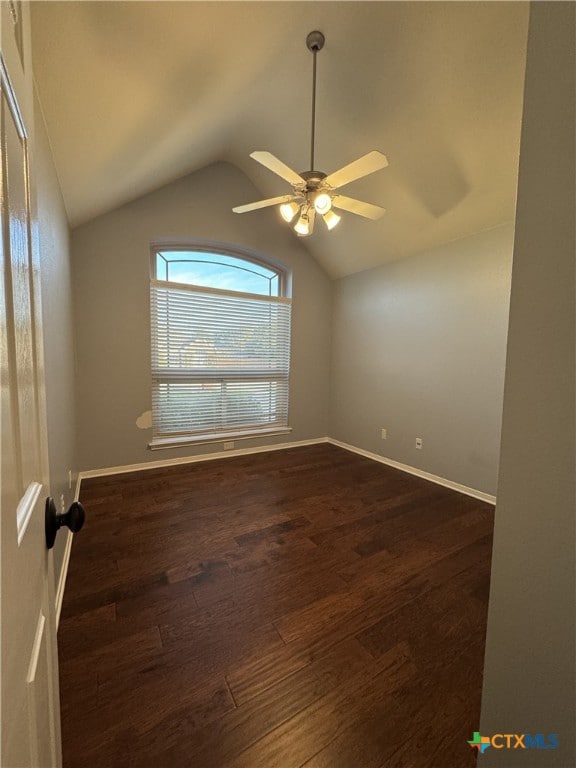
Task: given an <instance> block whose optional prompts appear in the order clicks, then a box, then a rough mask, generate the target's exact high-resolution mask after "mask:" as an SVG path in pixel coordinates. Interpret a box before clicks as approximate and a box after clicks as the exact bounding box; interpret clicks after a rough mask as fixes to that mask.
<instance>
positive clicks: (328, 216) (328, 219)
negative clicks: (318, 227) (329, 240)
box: [322, 211, 342, 229]
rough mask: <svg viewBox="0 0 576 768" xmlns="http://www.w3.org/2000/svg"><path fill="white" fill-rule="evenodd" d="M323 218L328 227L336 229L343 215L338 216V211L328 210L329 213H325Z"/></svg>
mask: <svg viewBox="0 0 576 768" xmlns="http://www.w3.org/2000/svg"><path fill="white" fill-rule="evenodd" d="M322 218H323V219H324V223H325V224H326V226H327V227H328V229H334V227H335V226H336V224H338V222H339V221H340V219H341V218H342V216H338V214H337V213H334V211H328V213H325V214H323V216H322Z"/></svg>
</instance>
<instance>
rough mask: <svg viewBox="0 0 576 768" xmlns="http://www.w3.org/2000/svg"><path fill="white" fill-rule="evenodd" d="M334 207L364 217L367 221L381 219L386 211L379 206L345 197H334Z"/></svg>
mask: <svg viewBox="0 0 576 768" xmlns="http://www.w3.org/2000/svg"><path fill="white" fill-rule="evenodd" d="M332 207H333V208H340V209H341V210H342V211H349V212H350V213H355V214H356V215H357V216H364V218H365V219H379V218H380V216H382V214H383V213H385V209H384V208H381V207H380V206H379V205H372V203H364V202H363V201H362V200H354V198H352V197H345V196H344V195H334V197H333V198H332Z"/></svg>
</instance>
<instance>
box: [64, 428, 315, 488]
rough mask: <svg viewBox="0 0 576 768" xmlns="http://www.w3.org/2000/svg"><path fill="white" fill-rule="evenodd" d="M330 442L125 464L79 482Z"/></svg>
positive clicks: (86, 475) (89, 473) (86, 474)
mask: <svg viewBox="0 0 576 768" xmlns="http://www.w3.org/2000/svg"><path fill="white" fill-rule="evenodd" d="M328 442H330V438H329V437H317V438H314V439H313V440H296V441H292V442H287V443H279V444H278V445H261V446H257V447H252V448H236V449H235V450H232V451H218V453H204V454H198V455H197V456H185V457H183V458H180V459H160V460H159V461H145V462H142V463H141V464H125V465H124V466H120V467H104V468H102V469H89V470H86V471H85V472H80V474H79V476H78V477H79V481H82V480H85V479H87V478H89V477H104V476H105V475H123V474H125V473H127V472H141V471H142V470H146V469H162V467H174V466H178V465H179V464H195V463H196V462H199V461H214V460H216V459H227V458H230V457H232V456H247V455H248V454H251V453H269V452H270V451H283V450H286V449H287V448H301V447H302V446H305V445H316V444H318V443H328Z"/></svg>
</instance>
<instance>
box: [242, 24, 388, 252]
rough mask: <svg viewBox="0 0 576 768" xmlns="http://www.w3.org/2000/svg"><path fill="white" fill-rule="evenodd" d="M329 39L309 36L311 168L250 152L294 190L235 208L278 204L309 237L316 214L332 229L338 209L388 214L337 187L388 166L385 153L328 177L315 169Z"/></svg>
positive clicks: (299, 232)
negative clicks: (320, 71)
mask: <svg viewBox="0 0 576 768" xmlns="http://www.w3.org/2000/svg"><path fill="white" fill-rule="evenodd" d="M324 42H325V38H324V35H323V34H322V32H319V31H318V30H314V31H313V32H310V33H309V34H308V36H307V37H306V46H307V48H308V50H309V51H310V52H311V53H312V55H313V66H312V129H311V132H310V133H311V139H310V170H309V171H303V172H302V173H296V171H293V170H292V169H291V168H289V167H288V166H287V165H285V164H284V163H283V162H282V161H281V160H279V159H278V158H277V157H275V156H274V155H273V154H271V153H270V152H264V151H260V150H259V151H256V152H252V153H251V154H250V157H252V158H253V159H254V160H256V162H258V163H260V164H261V165H263V166H264V167H266V168H268V170H270V171H272V172H273V173H275V174H277V175H278V176H280V177H281V178H282V179H284V180H285V181H287V182H289V183H290V184H291V185H292V188H293V193H292V194H291V195H283V196H281V197H271V198H269V199H267V200H258V201H257V202H255V203H248V204H246V205H239V206H236V208H233V209H232V210H233V211H234V213H247V212H248V211H255V210H257V209H259V208H267V207H269V206H272V205H278V206H279V210H280V216H281V217H282V219H284V221H286V222H287V223H289V224H291V223H292V222H294V221H295V222H296V223H295V224H294V231H295V232H296V234H297V235H298V236H299V237H307V236H308V235H311V234H312V232H313V231H314V222H315V219H316V214H318V215H320V216H321V217H322V219H323V220H324V223H325V224H326V227H327V228H328V230H331V229H334V227H335V226H336V225H337V224H338V222H339V221H340V220H341V218H342V217H341V216H339V215H338V214H337V213H336V212H335V211H334V208H336V209H338V210H342V211H347V212H348V213H353V214H355V215H357V216H362V217H364V218H366V219H378V218H380V216H382V214H383V213H384V208H381V207H380V206H379V205H373V204H372V203H364V202H362V201H361V200H355V199H353V198H351V197H345V196H343V195H339V194H335V190H336V189H338V188H339V187H343V186H345V185H346V184H350V182H352V181H356V179H360V178H362V177H363V176H368V175H369V174H370V173H374V172H375V171H379V170H381V169H382V168H386V166H387V165H388V160H387V158H386V155H383V154H382V152H378V151H376V150H373V151H372V152H368V154H366V155H363V156H362V157H360V158H358V160H354V161H353V162H352V163H349V164H348V165H346V166H344V167H343V168H340V170H338V171H335V172H334V173H331V174H330V175H329V176H327V175H326V174H325V173H323V172H322V171H316V170H314V141H315V131H316V56H317V54H318V51H321V50H322V48H323V47H324Z"/></svg>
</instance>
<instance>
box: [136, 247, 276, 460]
mask: <svg viewBox="0 0 576 768" xmlns="http://www.w3.org/2000/svg"><path fill="white" fill-rule="evenodd" d="M288 283H289V273H288V272H287V271H286V270H285V269H283V268H281V267H280V266H278V265H276V264H274V263H272V262H268V261H265V260H264V259H261V258H257V257H255V256H254V255H252V254H250V253H246V252H244V251H242V250H240V249H237V248H235V247H230V246H218V247H215V246H203V245H202V246H200V245H196V244H194V245H186V246H178V247H174V246H162V245H155V246H153V248H152V280H151V320H152V414H153V440H152V443H151V447H153V448H155V447H156V448H160V447H166V446H168V445H178V444H182V443H187V442H197V441H207V440H223V439H226V438H234V437H237V438H240V437H248V436H254V437H257V436H258V435H262V434H271V433H274V434H276V433H281V432H284V431H288V377H289V368H290V312H291V301H290V298H289V297H288V295H287V293H288Z"/></svg>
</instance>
